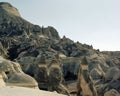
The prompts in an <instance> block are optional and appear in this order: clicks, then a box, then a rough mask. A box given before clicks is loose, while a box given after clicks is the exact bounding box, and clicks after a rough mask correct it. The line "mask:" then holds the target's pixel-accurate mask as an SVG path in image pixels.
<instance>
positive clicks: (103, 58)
mask: <svg viewBox="0 0 120 96" xmlns="http://www.w3.org/2000/svg"><path fill="white" fill-rule="evenodd" d="M43 54H44V58H45V62H44V58H41V57H42V55H43ZM56 54H57V55H56ZM0 56H2V57H4V58H6V59H3V58H2V57H0V70H1V71H0V72H1V75H2V77H1V78H3V80H4V81H5V83H13V82H14V84H15V85H17V84H16V82H17V81H19V80H21V78H23V82H19V83H21V85H22V84H24V82H28V85H29V84H30V83H31V84H33V85H34V86H37V83H36V81H37V82H38V85H39V88H42V89H44V90H48V89H50V90H55V91H57V92H58V93H64V94H66V93H67V94H69V92H70V93H71V94H76V93H77V87H76V86H77V84H76V83H77V80H79V78H78V77H80V76H78V77H77V75H78V74H79V71H82V70H83V69H84V68H87V76H88V77H89V78H88V79H86V80H84V81H86V82H87V83H88V82H91V80H92V83H90V84H91V85H90V84H89V86H92V87H91V88H90V90H91V93H90V94H96V91H95V89H96V90H97V93H98V95H101V96H103V95H104V94H105V93H106V92H108V91H109V90H111V89H115V90H116V91H118V93H120V85H119V84H120V77H119V73H118V72H119V70H120V54H119V52H100V51H99V50H96V49H93V47H92V45H87V44H81V43H80V42H74V41H72V40H70V39H69V38H67V37H65V36H64V37H63V38H60V36H59V34H58V32H57V30H56V29H55V28H54V27H52V26H48V27H46V28H45V27H43V26H42V27H41V26H38V25H34V24H32V23H30V22H28V21H27V20H25V19H23V18H22V17H21V16H20V13H19V12H18V10H17V9H16V8H15V7H13V6H12V5H11V4H9V3H7V2H1V3H0ZM55 57H56V58H57V59H58V60H57V62H59V64H58V63H57V64H58V65H57V67H56V66H53V65H54V64H52V63H51V61H52V60H53V59H55ZM58 57H59V58H58ZM83 57H86V58H87V61H88V67H85V66H83V69H82V70H80V66H82V64H81V63H80V62H81V61H82V59H83ZM8 59H9V60H8ZM41 60H42V61H41ZM55 60H56V59H55ZM19 64H20V65H19ZM21 68H22V69H21ZM56 68H57V69H56ZM22 70H23V71H22ZM56 70H57V71H56ZM41 74H42V75H41ZM53 74H54V75H55V77H56V79H57V78H58V82H57V81H56V82H57V83H58V85H59V86H57V87H56V85H54V86H55V87H56V88H54V86H52V85H51V84H52V83H56V82H53V81H55V80H52V79H53V78H54V75H53ZM61 74H63V75H62V77H61ZM83 74H84V72H83ZM28 75H30V76H32V77H34V78H35V79H36V81H35V80H34V79H33V78H32V77H29V76H28ZM56 75H57V76H56ZM84 75H86V72H85V74H84ZM84 75H83V77H84ZM111 75H112V76H113V77H111ZM52 76H53V77H52ZM47 77H48V78H50V79H49V80H48V78H47ZM85 77H86V76H85ZM15 78H16V79H15ZM45 78H46V79H45ZM61 78H62V80H61ZM28 79H30V80H28ZM84 79H85V78H84ZM63 81H64V83H63ZM1 82H3V81H1ZM50 82H51V84H50V85H49V84H47V83H50ZM42 84H43V86H42ZM3 85H4V84H3ZM26 86H27V85H26ZM30 86H31V85H30ZM46 86H47V87H46ZM89 86H88V87H89ZM67 88H68V89H67ZM61 89H63V90H61ZM68 91H69V92H68ZM94 92H95V93H94ZM94 96H95V95H94Z"/></svg>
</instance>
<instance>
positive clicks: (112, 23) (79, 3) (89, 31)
mask: <svg viewBox="0 0 120 96" xmlns="http://www.w3.org/2000/svg"><path fill="white" fill-rule="evenodd" d="M0 1H4V2H5V1H6V2H10V3H11V4H12V5H13V6H15V7H17V8H18V9H19V12H20V14H21V16H22V17H23V18H25V19H27V20H28V21H30V22H31V23H34V24H38V25H40V26H42V25H44V26H53V27H55V28H56V29H57V31H58V32H59V34H60V36H61V37H62V36H63V35H65V36H66V37H69V38H70V39H72V40H74V41H75V42H76V41H79V42H81V43H86V44H89V45H93V47H94V48H95V49H100V50H114V51H115V50H120V0H0Z"/></svg>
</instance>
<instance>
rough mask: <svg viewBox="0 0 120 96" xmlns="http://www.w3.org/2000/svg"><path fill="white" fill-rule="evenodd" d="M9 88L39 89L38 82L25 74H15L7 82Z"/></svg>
mask: <svg viewBox="0 0 120 96" xmlns="http://www.w3.org/2000/svg"><path fill="white" fill-rule="evenodd" d="M6 84H7V85H8V86H21V87H31V88H36V87H38V84H37V82H36V81H35V79H33V78H32V77H31V76H29V75H27V74H24V73H14V74H13V75H12V76H11V77H10V78H9V79H8V80H7V82H6Z"/></svg>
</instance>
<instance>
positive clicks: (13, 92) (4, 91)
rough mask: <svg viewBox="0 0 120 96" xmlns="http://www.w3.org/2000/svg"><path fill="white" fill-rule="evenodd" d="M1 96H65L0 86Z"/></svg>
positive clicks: (30, 89) (37, 90)
mask: <svg viewBox="0 0 120 96" xmlns="http://www.w3.org/2000/svg"><path fill="white" fill-rule="evenodd" d="M0 96H65V95H62V94H58V93H56V92H48V91H42V90H39V89H32V88H25V87H12V86H0Z"/></svg>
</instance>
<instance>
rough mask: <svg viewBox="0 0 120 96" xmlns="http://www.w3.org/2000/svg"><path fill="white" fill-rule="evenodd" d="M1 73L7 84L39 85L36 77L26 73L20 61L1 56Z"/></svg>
mask: <svg viewBox="0 0 120 96" xmlns="http://www.w3.org/2000/svg"><path fill="white" fill-rule="evenodd" d="M0 75H1V80H2V79H3V80H4V82H5V84H6V85H7V86H21V87H32V88H33V87H38V83H37V82H36V81H35V79H34V78H32V77H31V76H29V75H27V74H25V73H24V72H23V71H22V70H21V67H20V65H19V64H18V63H15V62H12V61H9V60H6V59H4V58H2V57H0ZM3 80H2V82H3ZM4 82H3V83H4ZM3 83H2V84H3Z"/></svg>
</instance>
